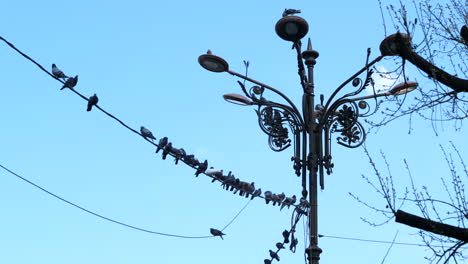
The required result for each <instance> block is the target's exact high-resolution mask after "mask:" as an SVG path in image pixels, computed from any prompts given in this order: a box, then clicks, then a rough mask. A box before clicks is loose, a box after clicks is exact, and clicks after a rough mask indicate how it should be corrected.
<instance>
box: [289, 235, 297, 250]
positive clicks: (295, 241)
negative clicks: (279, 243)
mask: <svg viewBox="0 0 468 264" xmlns="http://www.w3.org/2000/svg"><path fill="white" fill-rule="evenodd" d="M298 243H299V241H298V240H297V238H294V236H293V239H292V241H291V245H289V249H290V250H291V251H292V252H296V246H297V244H298Z"/></svg>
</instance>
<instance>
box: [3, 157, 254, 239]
mask: <svg viewBox="0 0 468 264" xmlns="http://www.w3.org/2000/svg"><path fill="white" fill-rule="evenodd" d="M0 167H1V168H2V169H4V170H5V171H7V172H9V173H10V174H12V175H14V176H16V177H17V178H19V179H21V180H23V181H24V182H26V183H28V184H30V185H32V186H34V187H36V188H38V189H39V190H41V191H43V192H45V193H47V194H49V195H51V196H53V197H55V198H57V199H59V200H60V201H62V202H65V203H67V204H69V205H71V206H73V207H75V208H78V209H80V210H82V211H84V212H86V213H88V214H91V215H94V216H96V217H98V218H101V219H104V220H106V221H109V222H112V223H114V224H118V225H121V226H125V227H127V228H130V229H134V230H138V231H141V232H146V233H150V234H153V235H160V236H168V237H177V238H212V237H214V236H185V235H176V234H169V233H162V232H157V231H152V230H148V229H144V228H140V227H136V226H133V225H130V224H126V223H123V222H120V221H117V220H114V219H111V218H109V217H106V216H103V215H101V214H98V213H95V212H93V211H91V210H88V209H86V208H84V207H82V206H79V205H77V204H75V203H73V202H70V201H68V200H66V199H64V198H62V197H60V196H58V195H57V194H54V193H52V192H50V191H48V190H46V189H45V188H43V187H41V186H39V185H37V184H35V183H33V182H32V181H30V180H28V179H26V178H24V177H22V176H20V175H19V174H17V173H15V172H14V171H12V170H10V169H8V168H7V167H5V166H3V165H2V164H0ZM250 201H251V200H249V202H248V203H247V204H246V205H244V207H243V208H242V209H241V210H240V212H238V213H237V214H236V216H235V217H234V218H233V219H232V220H231V221H230V222H229V223H228V224H227V225H226V226H225V227H224V228H223V230H224V229H226V228H227V227H228V226H229V225H230V224H231V223H232V222H233V221H234V220H235V219H236V218H237V217H238V216H239V215H240V213H241V212H242V211H243V210H244V209H245V208H246V207H247V206H248V205H249V204H250Z"/></svg>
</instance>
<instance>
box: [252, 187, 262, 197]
mask: <svg viewBox="0 0 468 264" xmlns="http://www.w3.org/2000/svg"><path fill="white" fill-rule="evenodd" d="M260 195H262V188H258V189H256V190H255V191H254V192H253V193H252V196H251V197H250V200H253V198H255V197H257V196H260Z"/></svg>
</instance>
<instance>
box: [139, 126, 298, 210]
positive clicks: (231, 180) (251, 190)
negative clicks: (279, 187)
mask: <svg viewBox="0 0 468 264" xmlns="http://www.w3.org/2000/svg"><path fill="white" fill-rule="evenodd" d="M140 133H141V135H142V136H143V137H144V138H145V139H149V140H151V141H153V140H156V137H154V135H153V133H152V132H151V131H150V130H149V129H147V128H145V127H143V126H142V127H140ZM159 151H162V154H161V155H162V159H163V160H165V159H166V158H167V156H168V155H171V156H173V157H174V158H175V164H178V163H179V161H182V162H184V163H185V164H187V165H188V166H190V167H192V168H194V169H195V170H196V171H195V176H196V177H198V176H199V175H200V174H205V175H207V176H208V177H211V178H212V181H211V182H215V181H219V182H221V186H222V187H223V189H225V190H227V191H231V192H233V193H234V194H237V193H239V195H240V196H243V197H245V198H250V199H254V198H255V197H262V189H261V188H256V187H255V183H254V182H251V183H248V182H245V181H241V180H240V179H239V178H236V177H235V176H234V174H232V172H231V171H229V172H228V173H227V174H225V173H224V170H222V169H221V170H220V169H215V168H213V167H209V168H208V160H205V161H203V162H200V161H199V160H198V159H197V158H196V157H195V155H193V154H191V155H187V153H186V151H185V150H184V149H183V148H176V147H174V146H173V145H172V143H171V142H169V139H168V138H167V137H163V138H161V139H160V140H159V143H158V144H157V148H156V153H158V152H159ZM263 195H264V196H263V197H262V198H264V199H265V202H266V204H270V202H271V204H272V205H273V206H275V205H278V206H280V210H281V209H283V208H284V207H287V208H289V207H290V206H294V205H295V203H296V195H292V196H291V197H286V195H285V194H284V193H280V194H276V193H272V192H271V191H265V192H264V193H263Z"/></svg>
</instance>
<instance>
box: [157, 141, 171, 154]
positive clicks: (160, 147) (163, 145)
mask: <svg viewBox="0 0 468 264" xmlns="http://www.w3.org/2000/svg"><path fill="white" fill-rule="evenodd" d="M167 142H168V138H167V137H163V138H161V139H160V140H159V144H158V147H157V148H156V153H158V152H159V151H160V150H161V149H163V148H164V147H165V146H166V145H167Z"/></svg>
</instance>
